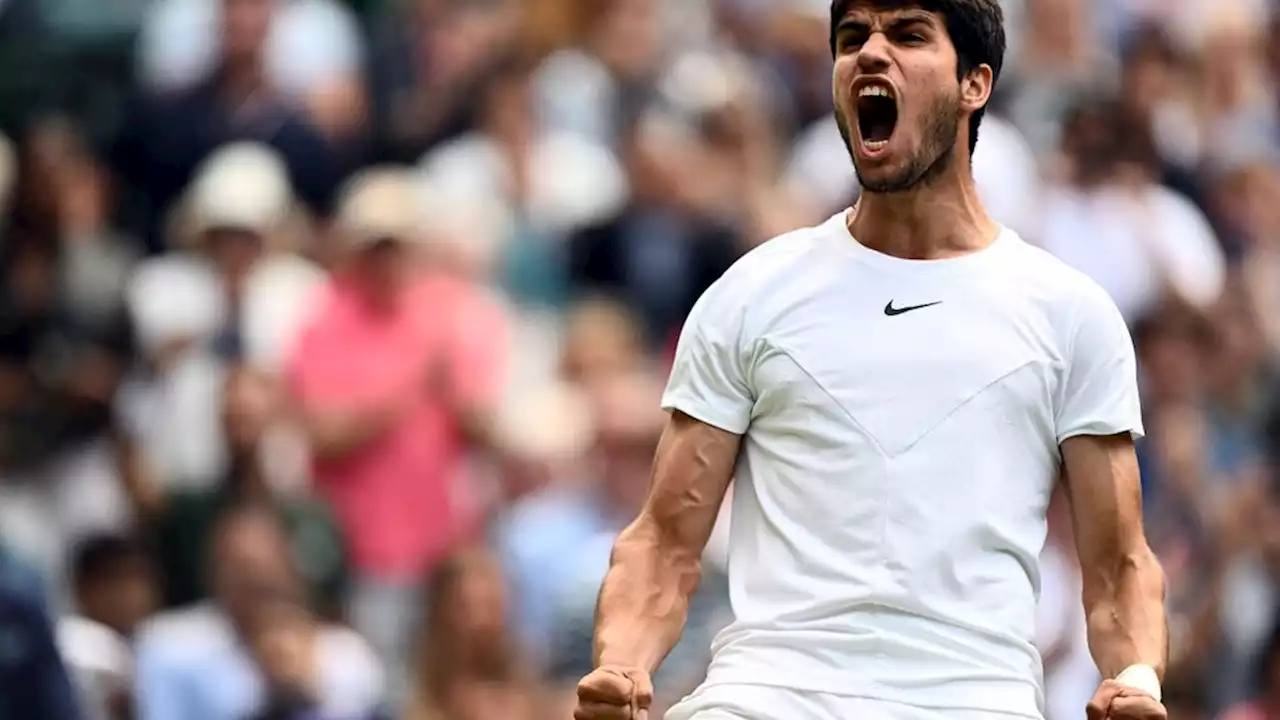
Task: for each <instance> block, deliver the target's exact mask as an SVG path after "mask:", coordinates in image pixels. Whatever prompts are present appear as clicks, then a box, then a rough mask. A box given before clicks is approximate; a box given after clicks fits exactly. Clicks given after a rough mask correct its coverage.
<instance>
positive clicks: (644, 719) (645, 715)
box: [635, 710, 649, 720]
mask: <svg viewBox="0 0 1280 720" xmlns="http://www.w3.org/2000/svg"><path fill="white" fill-rule="evenodd" d="M635 720H649V711H648V710H639V711H637V712H636V715H635Z"/></svg>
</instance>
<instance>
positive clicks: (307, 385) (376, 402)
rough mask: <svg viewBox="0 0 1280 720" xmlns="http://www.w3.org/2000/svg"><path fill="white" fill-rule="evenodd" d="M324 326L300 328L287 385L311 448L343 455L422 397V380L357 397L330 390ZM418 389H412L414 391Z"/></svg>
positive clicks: (323, 455) (325, 455)
mask: <svg viewBox="0 0 1280 720" xmlns="http://www.w3.org/2000/svg"><path fill="white" fill-rule="evenodd" d="M322 333H323V330H320V329H318V328H317V327H312V328H311V329H309V330H308V331H306V332H304V333H303V334H302V337H301V339H300V341H299V343H298V345H297V347H295V348H294V351H293V359H292V361H291V362H290V363H289V366H288V369H287V371H286V376H287V377H286V379H287V386H288V388H289V392H290V395H291V396H292V401H293V405H294V409H295V412H296V414H297V416H298V419H299V421H300V424H301V426H302V428H303V430H304V432H305V433H306V436H307V441H308V443H309V445H310V448H311V452H312V454H313V455H314V456H315V457H316V458H318V459H321V460H334V459H340V458H343V457H346V456H348V455H350V454H352V453H354V452H357V451H359V450H360V449H361V448H363V447H365V446H367V445H369V444H370V443H372V442H376V441H377V440H378V439H379V438H382V437H383V436H385V435H386V434H387V432H389V431H390V430H391V429H392V428H394V427H395V426H396V424H397V423H399V422H400V421H401V420H402V419H403V418H404V417H405V415H406V414H407V413H409V411H410V410H412V409H413V407H414V406H415V405H416V404H417V403H419V402H420V401H421V398H422V395H423V394H424V392H425V391H424V390H423V389H422V388H421V386H418V387H413V386H409V385H406V386H405V387H403V388H402V389H401V391H400V392H388V393H385V394H383V395H382V396H380V397H378V398H377V399H365V400H363V401H360V402H356V401H352V400H349V399H346V398H343V397H342V396H341V394H337V395H335V394H334V389H333V386H334V384H335V382H337V381H336V379H335V378H336V377H337V376H335V375H334V373H333V369H332V368H326V367H325V366H324V358H325V357H326V356H327V355H329V354H330V349H329V348H328V347H326V343H327V342H328V339H326V338H325V337H324V336H323V334H322ZM415 391H416V392H415Z"/></svg>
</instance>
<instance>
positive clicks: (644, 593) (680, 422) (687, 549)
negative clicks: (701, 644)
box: [595, 411, 741, 672]
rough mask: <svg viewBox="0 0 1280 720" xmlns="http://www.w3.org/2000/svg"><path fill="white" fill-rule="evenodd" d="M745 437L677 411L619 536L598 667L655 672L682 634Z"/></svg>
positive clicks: (604, 591)
mask: <svg viewBox="0 0 1280 720" xmlns="http://www.w3.org/2000/svg"><path fill="white" fill-rule="evenodd" d="M740 441H741V437H740V436H738V435H735V434H733V433H730V432H726V431H724V430H720V429H718V428H715V427H712V426H710V425H707V424H705V423H702V422H699V421H697V420H694V419H693V418H691V417H689V416H688V415H685V414H683V413H681V412H678V411H677V412H674V413H672V416H671V419H670V420H669V421H668V422H667V427H666V429H665V430H664V431H663V433H662V440H661V441H660V442H659V443H658V453H657V458H656V459H655V461H654V468H653V481H652V484H651V486H650V489H649V498H648V500H647V501H646V502H645V506H644V509H643V510H641V511H640V515H639V517H637V518H636V519H635V521H634V522H632V523H631V525H630V526H629V527H628V528H627V529H626V530H624V531H623V532H622V534H621V535H619V536H618V540H617V542H616V543H615V544H614V546H613V556H612V559H611V561H610V566H609V573H608V574H607V575H606V576H605V580H604V586H603V588H601V591H600V603H599V607H598V608H597V612H596V615H597V617H596V635H595V655H596V657H595V660H596V665H597V666H603V665H618V666H623V667H635V668H640V669H643V670H645V671H647V672H653V671H654V670H655V669H657V667H658V665H659V664H660V663H661V662H662V660H663V658H665V657H666V655H667V653H668V652H670V651H671V648H672V647H674V646H675V644H676V642H677V641H678V640H679V639H680V633H681V632H683V630H684V624H685V620H686V619H687V616H688V610H689V598H690V596H691V595H692V594H693V592H694V591H695V590H696V589H697V587H698V581H699V579H700V578H701V575H702V551H703V548H704V547H705V546H706V544H707V539H708V538H709V537H710V536H711V531H712V529H713V528H714V526H715V522H716V516H717V514H718V513H719V510H720V504H721V502H722V501H723V500H724V496H725V492H726V491H727V490H728V488H729V483H730V481H731V480H732V477H733V466H734V463H735V462H736V461H737V457H738V446H739V444H740Z"/></svg>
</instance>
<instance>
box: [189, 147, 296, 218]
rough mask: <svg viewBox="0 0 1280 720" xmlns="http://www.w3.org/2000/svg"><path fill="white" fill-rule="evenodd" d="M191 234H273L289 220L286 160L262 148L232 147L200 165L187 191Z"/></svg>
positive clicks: (289, 203)
mask: <svg viewBox="0 0 1280 720" xmlns="http://www.w3.org/2000/svg"><path fill="white" fill-rule="evenodd" d="M189 193H190V195H189V201H190V203H191V205H190V210H191V220H192V223H193V226H192V230H193V231H194V232H195V233H204V232H208V231H209V230H213V229H218V228H234V229H238V230H251V231H254V232H258V233H262V234H264V235H265V234H270V233H271V232H273V231H275V230H277V229H279V227H280V226H281V225H282V224H283V223H284V221H285V220H286V219H287V218H288V216H289V211H290V208H291V206H292V203H293V189H292V187H291V186H290V184H289V171H288V169H287V168H286V167H285V163H284V160H283V159H282V158H281V157H280V155H279V154H277V153H276V152H275V151H274V150H272V149H271V148H269V147H267V146H265V145H261V144H258V143H247V142H246V143H233V144H230V145H225V146H223V147H222V148H220V149H219V150H218V151H217V152H215V153H214V154H213V155H211V156H209V158H207V159H206V160H205V161H204V162H203V163H201V164H200V167H199V169H198V170H197V171H196V179H195V181H194V182H193V183H192V186H191V189H190V190H189Z"/></svg>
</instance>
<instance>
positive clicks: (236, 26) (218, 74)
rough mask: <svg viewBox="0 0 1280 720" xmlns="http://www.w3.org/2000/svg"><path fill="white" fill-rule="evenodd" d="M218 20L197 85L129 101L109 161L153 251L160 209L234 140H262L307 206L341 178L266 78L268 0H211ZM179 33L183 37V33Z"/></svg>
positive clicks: (325, 200)
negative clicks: (215, 46) (132, 197)
mask: <svg viewBox="0 0 1280 720" xmlns="http://www.w3.org/2000/svg"><path fill="white" fill-rule="evenodd" d="M215 1H216V2H218V3H219V5H218V11H219V17H220V22H221V26H222V33H221V46H220V48H219V59H218V62H217V63H216V65H215V66H214V67H213V68H212V70H211V72H210V73H209V75H207V76H206V77H205V79H204V80H202V81H201V82H200V83H198V84H197V85H196V86H194V87H192V88H190V89H187V90H183V91H180V92H175V93H164V94H152V95H146V96H144V97H143V98H140V99H139V100H138V101H136V102H134V103H132V104H131V110H132V111H131V113H130V116H129V117H128V118H126V120H125V122H124V125H123V128H124V129H123V132H122V134H121V136H120V137H119V138H118V139H117V141H116V142H115V144H114V146H113V149H112V161H113V165H114V167H115V169H116V171H117V172H119V173H120V174H121V176H122V177H123V178H124V179H125V181H126V182H128V183H129V184H131V185H132V186H134V187H135V188H137V190H138V191H139V192H140V193H141V198H139V199H140V201H141V208H140V209H141V210H142V211H143V213H144V215H145V218H144V225H145V230H146V233H147V238H148V246H149V248H150V249H152V250H153V251H159V250H160V249H162V248H164V247H166V245H167V244H166V242H165V241H164V237H163V235H164V233H163V222H164V219H165V217H166V216H165V213H167V212H168V211H169V210H170V207H171V205H172V204H173V203H174V201H175V200H177V199H178V198H179V196H180V195H181V193H182V191H183V189H184V188H185V187H186V186H187V183H188V182H189V181H190V180H191V177H192V175H193V174H194V173H195V171H196V169H197V168H198V166H199V165H200V163H201V162H202V161H204V159H205V158H206V157H208V156H209V155H210V154H212V153H213V152H214V151H215V150H216V149H217V148H219V147H221V146H222V145H224V144H226V143H230V142H235V141H254V142H260V143H265V144H267V145H270V146H271V147H272V148H274V149H275V150H276V151H277V152H279V154H280V156H281V157H282V158H283V162H284V165H285V167H287V168H288V170H289V176H290V178H291V180H292V182H293V185H294V186H295V187H296V188H297V190H298V194H299V196H300V197H301V198H302V200H304V201H305V202H306V203H307V204H308V206H309V207H310V208H311V209H312V210H315V211H317V212H319V213H321V214H323V213H324V212H325V211H327V210H328V207H329V203H330V202H331V199H332V197H331V196H332V194H333V191H334V189H335V187H336V186H337V184H338V183H339V182H340V180H341V173H342V169H341V164H340V163H339V161H338V159H337V158H336V157H335V155H334V153H333V151H332V149H331V148H330V146H329V145H328V144H327V143H326V141H325V139H324V138H323V137H322V136H321V135H320V134H319V133H318V131H317V130H315V128H314V127H313V126H312V125H311V124H310V123H309V122H308V121H307V120H306V119H305V118H304V117H303V116H302V115H300V114H299V113H298V112H297V111H296V110H295V109H294V107H293V106H292V105H291V104H290V103H289V102H287V100H285V99H284V98H282V97H280V96H279V94H278V93H277V92H276V90H275V89H274V88H273V87H272V85H271V84H270V80H269V78H268V76H267V74H266V70H265V67H264V62H265V58H264V54H265V52H266V50H265V45H266V42H267V38H268V37H269V34H270V31H271V26H272V22H273V19H274V15H275V12H276V11H277V7H276V3H275V2H274V0H215ZM177 37H179V38H184V37H189V32H187V33H180V34H179V35H177Z"/></svg>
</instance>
